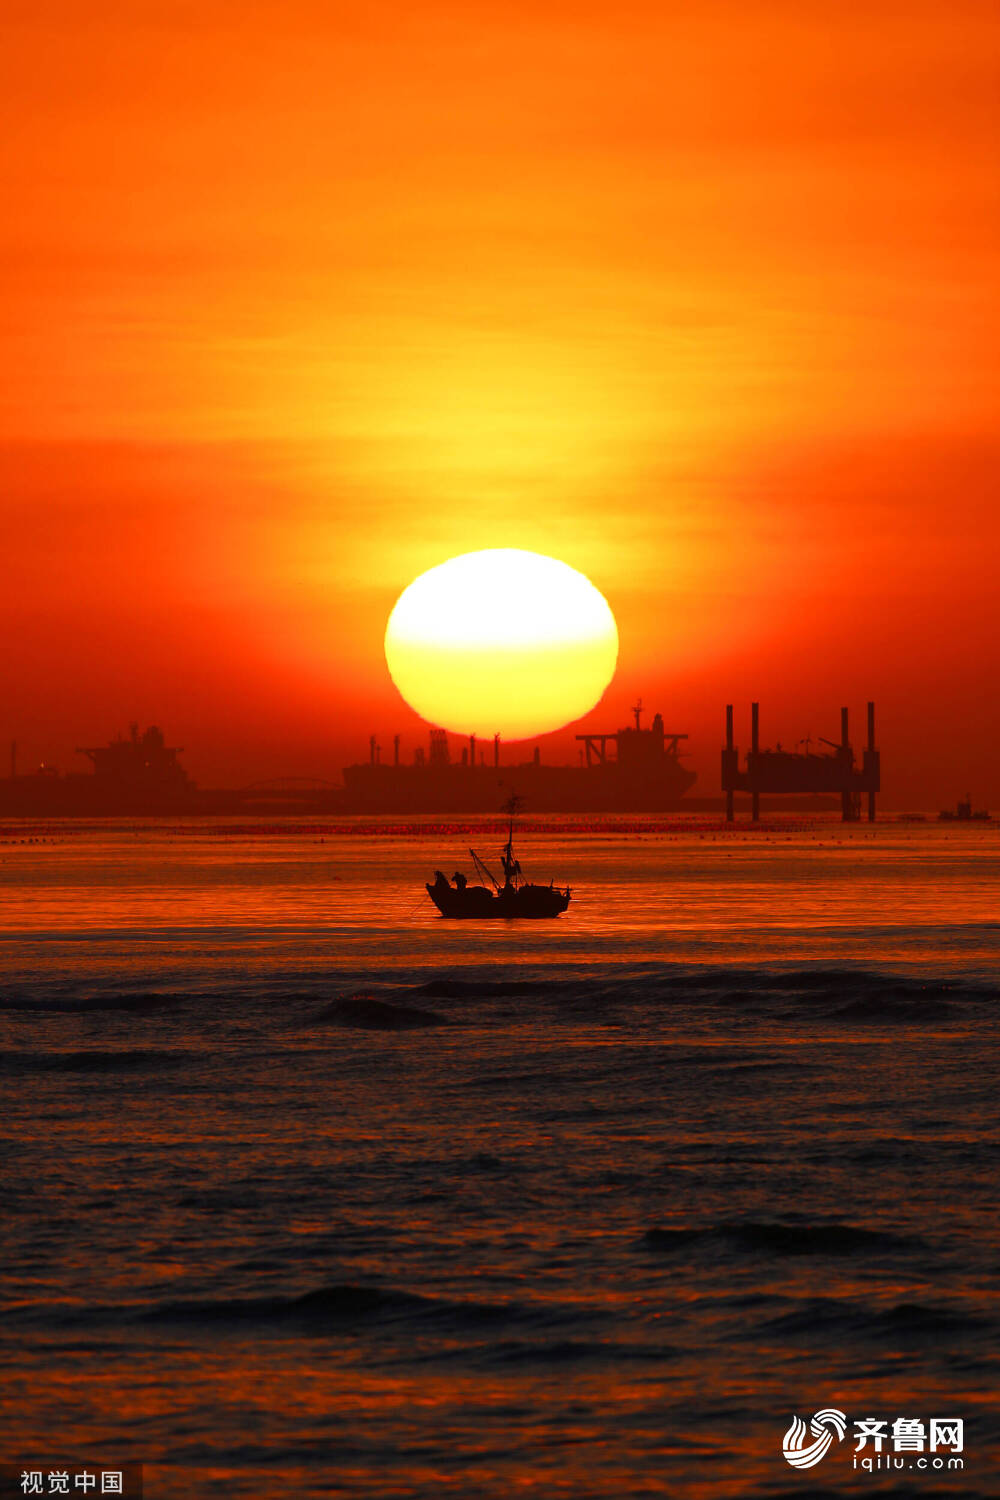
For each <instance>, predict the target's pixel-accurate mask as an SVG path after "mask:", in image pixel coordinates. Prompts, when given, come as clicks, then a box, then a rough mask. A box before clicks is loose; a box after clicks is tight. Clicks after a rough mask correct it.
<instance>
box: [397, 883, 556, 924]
mask: <svg viewBox="0 0 1000 1500" xmlns="http://www.w3.org/2000/svg"><path fill="white" fill-rule="evenodd" d="M427 894H428V895H429V896H430V898H431V900H432V901H433V902H434V905H435V906H436V907H437V909H438V911H439V912H440V913H441V915H442V917H448V918H449V919H452V920H459V921H472V922H477V921H487V922H488V921H496V920H501V921H508V922H509V921H519V920H522V919H527V920H530V921H544V920H546V919H548V918H551V917H558V916H559V915H560V914H561V913H562V912H564V911H565V910H566V908H567V906H569V901H570V893H569V891H568V890H565V891H559V890H556V888H555V887H554V886H550V885H522V886H519V887H518V889H517V890H502V891H497V892H496V893H494V892H493V891H490V890H487V888H486V887H485V886H483V885H469V886H466V887H465V889H464V890H457V889H456V888H455V887H454V886H451V885H431V884H430V882H428V884H427Z"/></svg>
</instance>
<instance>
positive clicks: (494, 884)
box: [427, 797, 570, 919]
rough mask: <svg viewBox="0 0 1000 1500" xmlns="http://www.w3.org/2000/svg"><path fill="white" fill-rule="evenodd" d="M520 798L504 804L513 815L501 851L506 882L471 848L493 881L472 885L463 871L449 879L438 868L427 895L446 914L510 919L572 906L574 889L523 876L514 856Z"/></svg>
mask: <svg viewBox="0 0 1000 1500" xmlns="http://www.w3.org/2000/svg"><path fill="white" fill-rule="evenodd" d="M518 801H519V799H518V798H517V797H512V798H511V799H510V801H509V802H508V803H507V804H506V806H505V807H504V812H506V813H507V814H508V815H509V817H510V824H509V826H508V829H507V842H506V844H504V846H503V848H502V850H501V851H500V860H501V863H502V864H503V884H502V885H501V883H500V881H499V880H497V878H496V876H495V875H494V874H493V872H492V871H491V870H490V869H489V867H488V865H486V864H485V863H484V861H483V860H481V859H480V857H479V855H478V854H477V853H476V851H475V849H470V850H469V853H470V854H471V855H472V863H473V864H474V866H475V868H476V873H477V875H478V876H479V878H480V880H482V881H488V882H489V884H483V885H470V884H469V882H468V880H467V879H466V877H465V876H464V875H463V874H461V873H460V872H458V871H456V873H455V874H454V875H453V876H452V880H451V882H449V881H448V879H447V877H446V876H445V874H444V872H443V871H442V870H436V871H435V874H434V881H433V884H432V883H431V882H430V881H428V882H427V894H428V895H429V896H430V898H431V900H432V901H433V902H434V905H435V906H436V907H437V909H438V911H439V912H440V913H441V915H442V917H459V918H466V919H468V918H474V919H482V918H486V919H491V918H496V917H504V918H506V919H511V918H519V917H531V918H535V919H538V918H541V917H558V916H559V915H560V913H561V912H564V911H565V910H566V908H567V906H568V905H569V899H570V889H569V886H566V888H565V890H561V889H560V888H559V887H558V886H556V885H531V884H530V883H529V882H528V881H525V880H524V879H523V878H522V875H521V866H520V863H519V862H518V860H517V859H516V858H515V857H514V815H515V813H516V812H517V810H518Z"/></svg>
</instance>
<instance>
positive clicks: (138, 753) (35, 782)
mask: <svg viewBox="0 0 1000 1500" xmlns="http://www.w3.org/2000/svg"><path fill="white" fill-rule="evenodd" d="M181 753H182V747H181V746H178V745H168V744H167V742H166V739H165V737H164V735H163V731H162V730H161V729H158V728H157V727H156V725H155V724H154V725H151V726H150V727H149V728H148V729H146V730H144V731H143V732H142V733H141V734H140V732H139V726H138V724H132V725H131V726H130V729H129V733H128V734H127V735H121V734H119V735H117V736H116V737H115V739H113V740H111V741H110V743H109V744H107V745H96V746H88V747H83V748H79V749H78V750H77V754H78V755H84V756H86V757H87V759H88V760H89V761H90V763H91V767H92V770H91V771H90V772H86V771H71V772H69V774H68V775H60V773H59V772H58V771H57V770H56V769H55V768H54V767H53V766H47V765H44V764H43V765H41V766H39V767H38V769H37V770H35V771H32V772H31V773H29V774H28V775H23V776H19V775H18V774H17V767H16V757H15V747H14V746H11V767H10V776H9V777H7V778H6V779H4V780H2V781H0V816H8V817H9V816H14V817H37V818H80V817H95V818H101V817H129V816H148V815H158V814H169V813H188V812H200V811H202V810H203V808H202V795H203V794H201V793H199V791H198V789H197V787H196V786H195V784H194V782H193V781H192V780H191V778H190V776H189V775H188V773H187V772H186V771H185V769H184V767H183V766H182V765H181V763H180V761H179V760H178V756H179V755H180V754H181Z"/></svg>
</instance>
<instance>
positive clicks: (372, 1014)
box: [311, 995, 451, 1031]
mask: <svg viewBox="0 0 1000 1500" xmlns="http://www.w3.org/2000/svg"><path fill="white" fill-rule="evenodd" d="M311 1020H312V1021H313V1022H320V1021H326V1022H329V1023H331V1024H333V1025H335V1026H351V1027H358V1028H360V1029H361V1030H363V1031H415V1030H417V1029H419V1028H422V1027H426V1026H448V1025H450V1024H451V1023H450V1022H449V1020H448V1018H447V1017H446V1016H439V1015H438V1014H437V1012H436V1011H433V1010H423V1009H420V1008H418V1007H417V1006H413V1005H396V1004H392V1003H390V1002H389V1001H387V1000H376V999H374V998H373V996H371V995H348V996H346V997H345V998H343V999H340V1000H334V1001H332V1002H331V1004H329V1005H327V1006H325V1007H324V1008H323V1010H320V1011H317V1012H316V1013H315V1015H313V1016H312V1017H311Z"/></svg>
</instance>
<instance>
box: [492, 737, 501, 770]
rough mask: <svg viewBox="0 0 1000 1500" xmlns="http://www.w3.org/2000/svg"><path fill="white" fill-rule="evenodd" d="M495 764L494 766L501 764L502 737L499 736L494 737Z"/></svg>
mask: <svg viewBox="0 0 1000 1500" xmlns="http://www.w3.org/2000/svg"><path fill="white" fill-rule="evenodd" d="M493 764H494V766H499V764H500V736H499V735H498V734H495V735H494V736H493Z"/></svg>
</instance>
